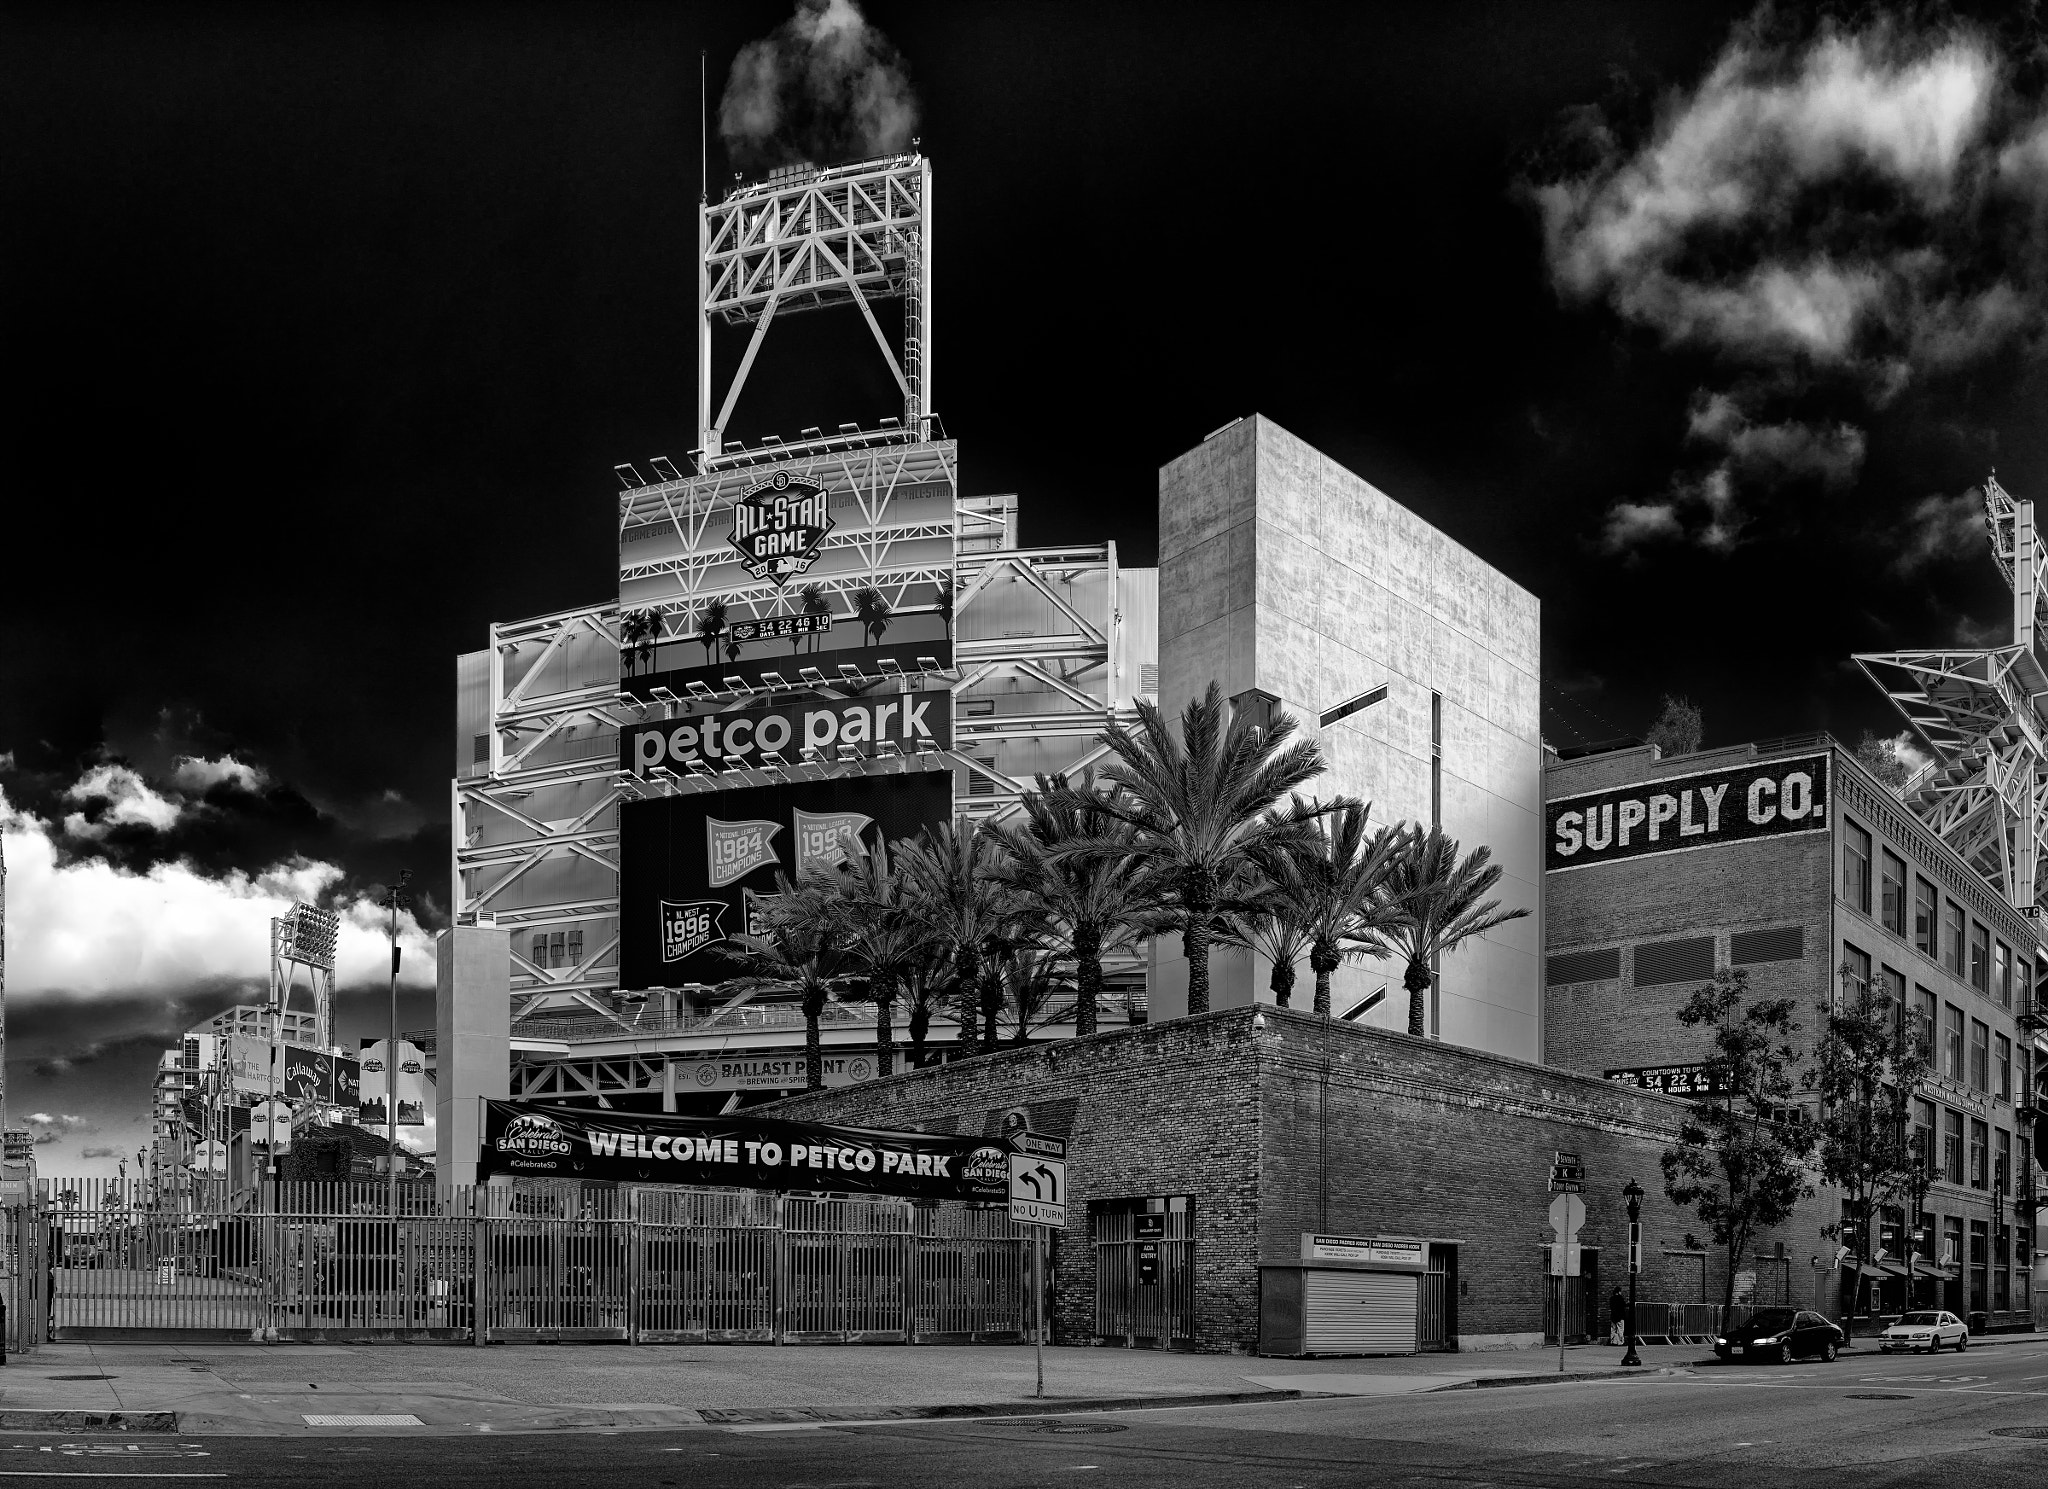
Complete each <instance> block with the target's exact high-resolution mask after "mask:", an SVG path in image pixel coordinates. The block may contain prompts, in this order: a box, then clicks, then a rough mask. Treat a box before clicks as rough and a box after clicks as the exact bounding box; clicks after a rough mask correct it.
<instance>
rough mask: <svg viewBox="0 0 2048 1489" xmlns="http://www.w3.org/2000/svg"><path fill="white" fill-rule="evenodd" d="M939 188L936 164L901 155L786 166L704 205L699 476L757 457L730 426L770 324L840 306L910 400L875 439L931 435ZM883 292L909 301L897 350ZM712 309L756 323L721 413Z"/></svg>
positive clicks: (730, 319)
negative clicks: (935, 194)
mask: <svg viewBox="0 0 2048 1489" xmlns="http://www.w3.org/2000/svg"><path fill="white" fill-rule="evenodd" d="M931 190H932V175H931V166H930V164H929V162H927V161H926V160H925V159H924V157H922V156H920V155H897V156H889V157H885V158H883V159H878V160H863V161H857V162H855V163H854V164H851V165H841V166H831V167H828V168H826V169H824V170H819V169H817V168H815V167H812V166H807V165H806V166H792V167H788V168H785V169H783V170H778V171H776V172H774V173H772V174H771V175H770V176H769V178H768V179H767V180H766V181H762V182H757V183H754V184H750V185H746V186H741V187H738V188H736V189H734V190H733V191H732V192H731V193H729V194H728V195H727V196H726V198H725V200H723V201H721V202H718V203H716V204H712V203H708V202H707V203H702V204H700V205H699V207H698V209H697V244H698V252H697V431H698V441H697V448H696V449H695V450H694V451H692V452H691V454H692V457H693V459H694V460H695V462H696V465H697V469H698V470H699V471H700V472H709V471H712V470H716V469H719V468H721V467H722V466H726V465H730V464H733V463H745V462H747V461H748V460H750V459H753V458H757V455H758V452H755V454H750V453H749V452H748V451H747V450H746V448H745V446H744V445H743V444H741V443H740V442H738V441H731V442H728V441H727V439H726V437H725V431H726V429H727V427H728V426H729V424H730V421H731V419H732V412H733V407H734V405H735V404H736V403H738V401H739V396H740V392H741V390H742V389H743V388H745V386H746V382H747V375H748V374H749V373H750V372H752V371H753V368H754V359H755V357H756V356H757V355H758V354H759V353H760V350H761V343H762V341H763V340H764V339H765V338H766V337H767V334H768V327H769V325H770V324H771V323H772V322H773V321H774V320H775V318H776V317H777V316H778V315H792V314H795V313H797V312H800V311H806V310H821V309H825V308H828V307H832V306H845V305H851V306H854V307H856V308H857V309H859V311H860V313H861V317H862V319H864V320H865V321H866V322H867V327H868V330H869V331H870V332H871V333H873V335H874V338H875V343H876V345H877V346H879V347H880V348H881V351H882V356H883V358H884V360H885V361H886V362H887V363H888V366H889V371H890V373H891V375H892V376H893V377H894V378H895V380H896V386H897V389H898V391H899V392H901V394H902V395H903V417H902V420H901V424H900V427H898V428H895V429H886V428H885V429H884V430H883V431H880V432H878V433H875V434H871V435H869V436H866V438H869V439H880V440H885V441H895V440H900V441H905V442H918V443H921V442H923V441H926V440H928V439H930V438H931V432H932V431H931V417H932V396H931V389H932V349H931V272H932V249H931ZM886 299H900V300H902V301H903V302H904V314H903V342H902V348H901V354H900V356H899V354H898V351H897V349H896V348H894V347H892V346H890V344H889V338H888V337H887V336H886V335H884V334H883V331H882V327H881V324H880V322H878V321H877V320H876V319H875V312H874V306H873V302H874V301H875V300H886ZM714 316H716V317H718V318H719V319H720V320H722V321H724V322H725V323H726V324H728V325H751V326H752V327H753V335H752V336H751V337H750V338H749V339H748V341H747V349H746V351H745V353H743V354H742V356H741V358H740V363H739V366H738V368H737V369H735V371H734V372H733V375H732V381H731V382H730V384H729V385H728V386H727V388H726V391H725V397H724V399H723V400H722V401H721V402H720V403H719V405H718V412H717V414H716V416H714V415H713V413H712V401H713V397H714V387H713V383H712V374H711V321H712V317H714ZM891 422H894V421H891ZM810 437H815V438H814V439H811V438H810ZM826 438H827V437H826V436H825V435H824V434H823V433H822V431H816V430H813V431H809V432H808V435H807V440H809V442H814V443H818V444H823V443H824V442H825V441H826ZM833 438H836V439H841V440H843V439H844V438H845V436H844V434H841V435H837V436H834V437H833ZM782 453H787V451H783V452H782Z"/></svg>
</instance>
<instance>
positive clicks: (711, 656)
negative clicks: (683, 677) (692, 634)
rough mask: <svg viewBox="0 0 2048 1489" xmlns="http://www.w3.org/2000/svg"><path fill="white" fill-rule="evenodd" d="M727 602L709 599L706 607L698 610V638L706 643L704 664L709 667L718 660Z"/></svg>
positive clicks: (705, 604)
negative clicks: (719, 640) (719, 639)
mask: <svg viewBox="0 0 2048 1489" xmlns="http://www.w3.org/2000/svg"><path fill="white" fill-rule="evenodd" d="M725 617H726V604H725V601H723V600H720V599H716V598H713V599H709V600H706V601H705V602H704V608H703V609H702V610H700V611H698V612H697V639H698V640H699V641H701V642H703V643H704V665H705V666H707V667H709V666H710V665H711V664H712V663H713V662H715V661H717V660H718V638H719V637H720V636H722V635H724V634H725Z"/></svg>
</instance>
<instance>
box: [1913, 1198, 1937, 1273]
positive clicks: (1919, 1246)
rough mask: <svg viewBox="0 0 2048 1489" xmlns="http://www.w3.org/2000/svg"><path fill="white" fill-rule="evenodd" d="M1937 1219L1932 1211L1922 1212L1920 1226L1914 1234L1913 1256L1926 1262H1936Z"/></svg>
mask: <svg viewBox="0 0 2048 1489" xmlns="http://www.w3.org/2000/svg"><path fill="white" fill-rule="evenodd" d="M1934 1228H1935V1219H1934V1212H1933V1211H1932V1210H1922V1211H1921V1212H1920V1226H1919V1228H1918V1229H1917V1230H1915V1231H1914V1232H1913V1254H1914V1255H1915V1256H1917V1257H1920V1258H1922V1259H1924V1260H1926V1261H1933V1260H1934V1234H1935V1231H1934Z"/></svg>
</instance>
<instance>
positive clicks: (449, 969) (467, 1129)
mask: <svg viewBox="0 0 2048 1489" xmlns="http://www.w3.org/2000/svg"><path fill="white" fill-rule="evenodd" d="M434 956H435V969H434V1027H435V1028H436V1029H437V1030H438V1031H439V1037H438V1040H437V1048H436V1049H435V1052H434V1053H435V1072H434V1123H435V1132H436V1133H437V1134H438V1136H439V1142H438V1149H439V1159H440V1161H439V1164H438V1166H437V1174H438V1177H439V1178H440V1181H441V1186H442V1189H443V1192H446V1190H447V1189H448V1188H450V1187H451V1186H457V1185H464V1184H474V1183H475V1182H476V1160H477V1145H478V1143H479V1142H480V1141H481V1140H482V1138H483V1108H482V1106H481V1102H482V1101H483V1100H484V1099H486V1098H488V1099H490V1100H492V1101H503V1100H504V1099H505V1098H506V1097H507V1096H509V1095H510V1094H511V1067H510V1065H509V1063H508V1062H507V1060H506V1051H507V1050H508V1049H509V1048H510V1046H511V1042H512V986H511V982H512V976H511V974H512V933H511V932H510V931H504V930H499V929H498V928H497V927H495V926H474V925H459V926H456V927H454V928H453V929H451V930H445V931H443V932H441V934H440V935H439V936H438V937H436V938H435V942H434Z"/></svg>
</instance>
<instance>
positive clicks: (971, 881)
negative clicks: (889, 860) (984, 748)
mask: <svg viewBox="0 0 2048 1489" xmlns="http://www.w3.org/2000/svg"><path fill="white" fill-rule="evenodd" d="M1001 851H1002V850H1001V847H1000V845H999V843H998V841H997V839H996V838H995V837H994V836H993V835H992V834H990V833H988V832H985V831H983V830H982V829H981V828H980V827H978V826H976V825H975V823H973V822H972V821H970V820H969V819H968V818H966V817H962V818H960V819H959V820H958V821H957V822H939V823H934V824H931V825H930V826H927V827H926V828H925V829H924V830H923V831H922V832H920V833H919V834H918V835H917V837H916V838H914V839H911V840H910V841H908V842H904V843H899V844H897V846H896V858H897V864H898V867H899V871H900V872H901V873H903V874H905V875H906V876H907V877H908V879H909V882H910V885H911V888H912V891H913V895H914V898H913V901H912V907H913V908H912V913H913V914H914V915H915V916H916V917H917V919H918V920H919V922H920V923H921V924H922V925H924V926H925V927H926V928H927V930H928V931H929V932H930V933H931V935H932V936H933V937H934V938H935V939H936V940H937V941H938V942H939V944H940V945H942V946H943V947H944V948H945V949H946V951H947V952H948V953H949V954H950V956H951V967H950V969H949V975H948V976H947V977H946V980H945V983H944V984H943V986H942V988H941V990H940V996H941V998H942V999H943V1000H944V1001H945V1002H948V1003H951V1004H953V1005H954V1007H955V1008H956V1010H957V1011H958V1013H959V1017H960V1019H961V1030H960V1032H961V1044H962V1045H963V1047H967V1048H972V1049H976V1050H979V1048H980V1047H981V1045H982V1038H983V1037H984V1036H983V1035H982V1033H981V1032H980V1030H979V1029H978V1028H977V1025H976V1010H977V1005H980V1006H982V1007H984V1008H986V1007H987V1005H988V1004H989V1003H990V1002H991V1001H992V1000H993V1002H994V1005H995V1008H997V1009H999V1008H1000V1007H1001V999H1002V982H1001V979H1000V976H999V975H997V974H996V972H995V969H993V968H992V967H990V966H989V963H990V962H991V961H992V960H993V959H994V958H995V957H997V956H999V955H1000V954H1001V953H1002V951H1003V950H1004V949H1005V947H1006V945H1007V942H1008V937H1009V935H1010V932H1011V923H1012V921H1013V920H1014V918H1015V914H1016V910H1015V896H1014V895H1013V893H1012V891H1011V890H1010V888H1009V886H1008V885H1007V884H1005V883H1004V881H1003V880H1002V878H1001V877H1000V876H999V872H1000V870H1001V868H1002V863H1001ZM990 1013H991V1019H990V1021H988V1022H987V1023H986V1034H985V1037H986V1039H987V1042H988V1047H989V1048H993V1047H994V1041H995V1028H994V1024H993V1021H992V1015H993V1010H990Z"/></svg>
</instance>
